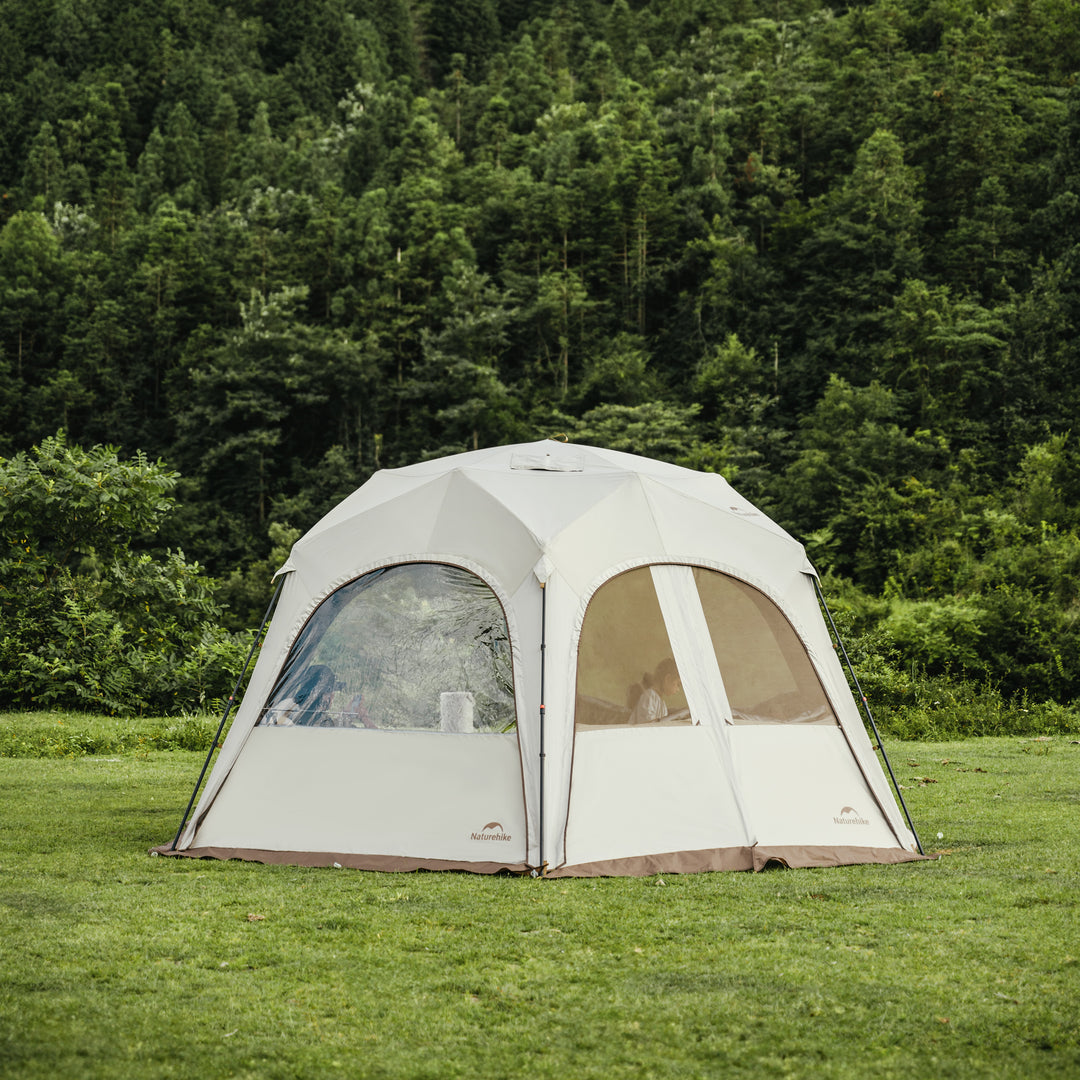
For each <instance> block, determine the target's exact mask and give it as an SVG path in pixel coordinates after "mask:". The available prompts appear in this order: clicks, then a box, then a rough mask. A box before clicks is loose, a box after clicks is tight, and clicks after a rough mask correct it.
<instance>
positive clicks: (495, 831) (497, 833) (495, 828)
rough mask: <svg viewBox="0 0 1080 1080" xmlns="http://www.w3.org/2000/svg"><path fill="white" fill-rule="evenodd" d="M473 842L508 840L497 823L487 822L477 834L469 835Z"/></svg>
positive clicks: (506, 834)
mask: <svg viewBox="0 0 1080 1080" xmlns="http://www.w3.org/2000/svg"><path fill="white" fill-rule="evenodd" d="M469 835H470V837H471V838H472V839H473V840H509V839H510V836H509V834H508V833H504V832H503V827H502V825H501V824H500V823H499V822H498V821H489V822H488V823H487V824H486V825H485V826H484V827H483V828H482V829H481V830H480V831H479V832H474V833H470V834H469Z"/></svg>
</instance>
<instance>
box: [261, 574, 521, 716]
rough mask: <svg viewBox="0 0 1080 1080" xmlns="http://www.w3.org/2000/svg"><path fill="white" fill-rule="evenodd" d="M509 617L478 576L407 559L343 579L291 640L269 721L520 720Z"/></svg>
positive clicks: (266, 710)
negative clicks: (349, 580) (517, 714)
mask: <svg viewBox="0 0 1080 1080" xmlns="http://www.w3.org/2000/svg"><path fill="white" fill-rule="evenodd" d="M514 720H515V713H514V687H513V673H512V667H511V658H510V639H509V634H508V632H507V625H506V616H505V613H504V612H503V609H502V605H501V604H500V603H499V600H498V598H497V597H496V595H495V593H494V592H493V591H492V590H491V588H490V586H489V585H487V583H486V582H484V581H482V580H481V579H480V578H479V577H477V575H475V574H473V573H470V572H469V571H467V570H463V569H461V568H460V567H456V566H447V565H444V564H441V563H406V564H402V565H399V566H391V567H386V568H384V569H380V570H375V571H372V572H371V573H369V574H365V575H364V576H363V577H360V578H357V579H356V580H355V581H351V582H349V583H348V584H347V585H344V586H342V587H341V588H340V589H338V590H337V591H336V592H334V593H333V594H332V595H331V596H329V597H327V598H326V600H324V601H323V603H322V604H320V605H319V607H318V608H317V609H316V611H315V612H314V614H313V615H312V616H311V618H310V619H309V620H308V622H307V625H306V626H305V627H304V629H303V630H302V631H301V633H300V636H299V637H298V638H297V640H296V643H295V644H294V645H293V647H292V649H291V651H290V653H289V656H288V659H287V660H286V662H285V664H284V666H283V667H282V671H281V675H280V677H279V678H278V681H277V684H276V685H275V687H274V689H273V691H272V692H271V694H270V698H269V700H268V701H267V704H266V707H265V708H264V710H263V714H262V716H261V718H260V720H259V723H260V724H262V725H264V726H274V725H277V726H307V727H353V728H379V729H384V730H392V731H446V732H462V733H472V732H479V733H490V732H502V731H509V730H511V729H512V728H513V727H514Z"/></svg>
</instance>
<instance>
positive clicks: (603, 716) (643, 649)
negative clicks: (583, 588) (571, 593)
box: [575, 566, 689, 727]
mask: <svg viewBox="0 0 1080 1080" xmlns="http://www.w3.org/2000/svg"><path fill="white" fill-rule="evenodd" d="M672 675H674V676H675V677H674V678H672ZM575 721H576V724H577V725H578V726H579V727H582V726H584V727H607V726H612V725H625V724H639V723H661V722H662V723H676V722H682V723H689V719H688V717H687V713H686V699H685V697H684V696H683V693H682V687H681V685H680V684H678V679H677V672H676V671H675V665H674V660H673V658H672V652H671V642H670V641H669V640H668V635H667V631H666V630H665V628H664V618H663V616H662V615H661V613H660V603H659V601H658V600H657V598H656V589H655V588H654V587H653V582H652V575H651V574H650V572H649V568H648V567H647V566H643V567H641V568H639V569H637V570H630V571H628V572H627V573H625V574H620V575H619V576H618V577H615V578H612V579H611V580H610V581H608V582H607V583H605V584H604V585H602V586H601V587H600V588H599V589H598V590H597V591H596V593H595V595H594V596H593V598H592V600H591V601H590V603H589V609H588V611H587V612H586V613H585V621H584V623H583V625H582V628H581V645H580V649H579V652H578V677H577V709H576V713H575Z"/></svg>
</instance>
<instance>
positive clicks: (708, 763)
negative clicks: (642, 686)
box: [566, 725, 747, 865]
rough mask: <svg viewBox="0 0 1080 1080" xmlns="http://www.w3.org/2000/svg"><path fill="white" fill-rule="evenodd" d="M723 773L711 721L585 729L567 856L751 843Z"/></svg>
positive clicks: (584, 859) (578, 742) (579, 741)
mask: <svg viewBox="0 0 1080 1080" xmlns="http://www.w3.org/2000/svg"><path fill="white" fill-rule="evenodd" d="M723 777H724V771H723V767H722V765H721V763H720V761H719V758H718V756H717V751H716V746H715V743H714V740H713V739H712V738H711V737H710V734H709V732H708V731H707V730H706V729H705V728H704V727H701V726H693V727H686V726H671V727H665V726H661V725H657V726H655V727H653V726H650V727H648V728H645V727H641V728H611V729H607V730H599V731H589V730H587V729H579V730H578V732H577V735H576V738H575V745H574V768H573V778H572V781H571V785H570V812H569V818H568V822H567V829H566V861H567V862H568V863H570V864H572V865H577V864H579V863H589V862H599V861H603V860H607V859H619V858H626V857H631V856H636V855H648V854H661V853H665V852H673V851H700V850H703V849H707V848H725V847H741V846H745V845H746V843H747V837H746V834H745V831H744V829H743V827H742V819H741V815H740V813H739V808H738V807H737V805H736V803H735V800H734V798H733V797H732V794H731V791H730V787H729V785H727V784H726V783H725V782H724V779H723Z"/></svg>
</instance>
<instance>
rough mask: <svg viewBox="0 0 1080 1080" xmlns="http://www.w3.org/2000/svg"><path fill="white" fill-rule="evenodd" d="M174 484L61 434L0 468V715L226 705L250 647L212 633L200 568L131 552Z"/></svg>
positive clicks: (213, 608) (168, 556) (171, 478)
mask: <svg viewBox="0 0 1080 1080" xmlns="http://www.w3.org/2000/svg"><path fill="white" fill-rule="evenodd" d="M174 484H175V474H174V473H172V472H170V471H169V470H168V469H167V468H165V466H163V465H162V464H161V463H157V464H152V463H150V462H148V461H147V460H146V458H145V457H144V456H142V455H141V454H136V455H135V456H134V457H133V458H132V459H130V460H128V461H122V460H120V458H119V457H118V455H117V452H116V451H115V450H114V449H113V448H110V447H100V446H98V447H94V448H93V449H92V450H89V451H86V450H82V449H79V448H77V447H70V446H68V445H67V442H66V439H65V438H64V435H63V433H60V434H59V435H57V436H56V437H55V438H50V439H46V440H44V441H43V442H42V444H41V445H40V446H39V447H36V448H35V449H34V450H33V451H31V453H29V454H18V455H16V456H15V457H14V458H11V459H9V460H5V459H0V545H2V547H0V613H2V616H3V628H2V630H0V707H8V708H11V707H19V706H33V707H42V706H59V705H67V706H71V707H74V708H79V709H86V710H96V711H103V712H108V713H119V714H130V713H141V712H157V713H176V712H180V711H182V710H185V709H195V708H199V707H202V706H204V705H207V704H208V703H210V702H211V701H213V700H215V699H218V698H221V697H225V696H227V694H228V693H229V691H230V690H231V684H232V681H234V680H235V677H236V675H235V673H236V672H237V671H239V670H240V667H241V665H242V663H243V658H244V655H245V653H246V650H247V647H248V645H249V642H250V636H249V635H247V634H236V635H233V634H229V633H227V632H226V631H224V630H223V629H221V627H220V617H221V611H220V608H219V607H218V605H217V604H216V603H215V602H214V588H215V585H214V583H213V582H212V581H211V580H210V579H208V578H206V577H205V576H204V575H203V572H202V568H201V567H200V566H199V565H198V563H189V562H187V561H186V559H185V557H184V554H183V552H179V551H176V552H173V551H167V552H165V553H164V555H161V556H158V557H157V558H155V557H154V556H153V555H151V554H150V553H149V552H145V551H143V552H136V551H134V550H133V549H132V547H133V544H135V543H137V542H139V541H140V540H141V541H142V542H144V543H145V541H146V540H147V539H150V538H152V536H153V534H154V532H155V531H156V529H157V528H158V526H159V525H160V523H161V520H162V519H163V517H164V516H165V514H167V513H168V511H169V509H170V508H171V506H172V500H171V498H170V497H169V496H168V492H169V491H170V490H171V489H172V487H173V485H174Z"/></svg>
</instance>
